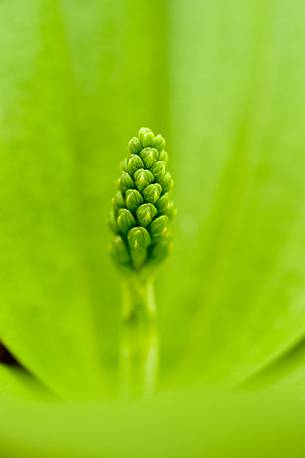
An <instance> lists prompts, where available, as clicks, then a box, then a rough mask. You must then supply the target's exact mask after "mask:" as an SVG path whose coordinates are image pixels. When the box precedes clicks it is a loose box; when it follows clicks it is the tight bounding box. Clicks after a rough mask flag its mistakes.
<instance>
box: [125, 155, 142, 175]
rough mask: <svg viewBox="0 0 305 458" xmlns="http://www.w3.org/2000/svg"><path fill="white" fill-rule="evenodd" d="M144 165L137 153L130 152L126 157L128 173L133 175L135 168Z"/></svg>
mask: <svg viewBox="0 0 305 458" xmlns="http://www.w3.org/2000/svg"><path fill="white" fill-rule="evenodd" d="M143 167H144V164H143V161H142V159H141V158H140V156H138V155H137V154H131V156H129V158H128V159H127V171H128V173H129V174H130V175H133V174H134V173H135V171H136V170H138V169H141V168H143Z"/></svg>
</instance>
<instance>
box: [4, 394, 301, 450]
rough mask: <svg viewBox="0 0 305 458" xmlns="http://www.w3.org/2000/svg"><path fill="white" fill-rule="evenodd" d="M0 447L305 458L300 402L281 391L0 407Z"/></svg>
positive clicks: (8, 403)
mask: <svg viewBox="0 0 305 458" xmlns="http://www.w3.org/2000/svg"><path fill="white" fill-rule="evenodd" d="M1 413H2V415H1V417H0V447H1V453H2V454H3V455H4V456H10V457H12V458H17V457H18V458H19V457H20V458H21V457H22V458H23V457H25V456H30V457H31V458H36V457H37V458H38V457H39V458H40V457H41V456H44V457H52V458H63V457H64V458H72V457H73V458H78V457H81V458H83V457H84V456H86V457H88V458H93V457H101V456H107V457H110V458H118V457H122V456H124V457H127V458H129V457H132V458H133V457H144V456H145V457H148V458H150V457H156V456H158V457H160V458H163V457H164V458H165V457H166V458H172V457H185V456H191V457H197V456H198V457H201V456H206V457H209V458H218V457H227V458H244V457H247V458H256V457H260V458H270V457H277V458H281V457H283V458H286V457H288V456H289V458H296V457H300V458H301V457H303V456H304V452H305V448H304V447H305V445H304V398H303V400H302V399H300V398H299V397H298V396H292V395H291V394H290V395H288V394H287V392H285V391H279V392H278V393H277V392H275V393H273V392H272V391H266V392H264V393H260V394H255V395H251V397H248V396H247V395H245V394H243V395H242V394H240V393H239V394H237V393H235V395H232V394H231V395H230V396H228V395H227V396H224V395H223V393H222V394H221V393H209V394H207V393H205V394H203V393H202V392H200V391H199V390H192V392H173V393H172V394H171V395H169V394H167V395H163V396H159V397H156V398H153V399H151V400H146V401H142V402H141V403H136V404H133V405H130V404H127V405H119V404H109V405H107V404H100V403H96V404H94V405H92V404H73V403H68V404H66V405H56V404H54V405H47V406H46V405H41V404H38V403H33V402H23V403H21V402H18V403H17V402H3V403H2V405H1Z"/></svg>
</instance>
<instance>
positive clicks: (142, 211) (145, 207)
mask: <svg viewBox="0 0 305 458" xmlns="http://www.w3.org/2000/svg"><path fill="white" fill-rule="evenodd" d="M136 215H137V219H138V223H139V225H141V226H144V227H146V226H148V225H149V224H150V223H151V222H152V220H153V219H154V217H155V216H156V215H157V209H156V207H155V206H154V205H153V204H149V203H148V204H142V205H140V207H139V208H138V209H137V211H136Z"/></svg>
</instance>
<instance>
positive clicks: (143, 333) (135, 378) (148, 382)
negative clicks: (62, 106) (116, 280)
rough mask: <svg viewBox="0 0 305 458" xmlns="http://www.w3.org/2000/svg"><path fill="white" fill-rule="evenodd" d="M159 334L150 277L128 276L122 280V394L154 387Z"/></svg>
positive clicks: (135, 393)
mask: <svg viewBox="0 0 305 458" xmlns="http://www.w3.org/2000/svg"><path fill="white" fill-rule="evenodd" d="M158 360H159V338H158V329H157V322H156V305H155V298H154V285H153V280H152V279H143V278H141V277H140V278H139V277H138V276H133V277H129V278H128V279H127V280H126V281H125V282H124V284H123V304H122V329H121V340H120V382H121V393H122V396H123V397H124V398H128V399H130V398H135V397H140V396H149V395H151V394H152V393H153V392H154V391H155V389H156V383H157V373H158Z"/></svg>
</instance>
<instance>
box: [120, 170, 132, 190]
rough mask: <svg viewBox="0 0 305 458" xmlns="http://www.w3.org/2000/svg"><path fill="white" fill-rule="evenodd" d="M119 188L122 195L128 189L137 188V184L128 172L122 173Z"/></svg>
mask: <svg viewBox="0 0 305 458" xmlns="http://www.w3.org/2000/svg"><path fill="white" fill-rule="evenodd" d="M119 187H120V190H121V192H122V193H124V192H125V191H127V189H132V188H135V183H134V181H133V179H132V178H131V176H130V175H129V173H128V172H122V173H121V176H120V179H119Z"/></svg>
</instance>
